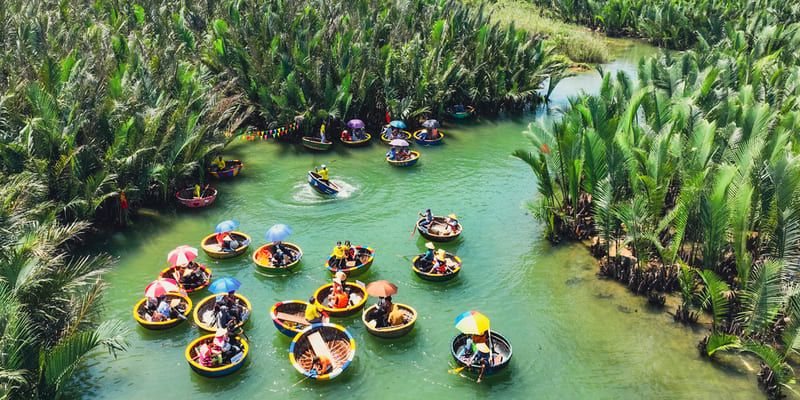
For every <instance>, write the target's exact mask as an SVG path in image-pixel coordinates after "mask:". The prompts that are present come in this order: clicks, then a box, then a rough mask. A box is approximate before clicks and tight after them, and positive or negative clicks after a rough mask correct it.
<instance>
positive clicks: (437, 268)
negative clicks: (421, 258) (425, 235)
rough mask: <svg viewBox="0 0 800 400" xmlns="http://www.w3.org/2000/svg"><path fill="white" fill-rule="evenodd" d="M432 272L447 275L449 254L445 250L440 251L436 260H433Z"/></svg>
mask: <svg viewBox="0 0 800 400" xmlns="http://www.w3.org/2000/svg"><path fill="white" fill-rule="evenodd" d="M430 272H433V273H436V274H442V275H444V274H445V273H447V252H445V251H444V249H439V251H438V252H436V258H435V259H434V260H433V265H432V266H431V271H430Z"/></svg>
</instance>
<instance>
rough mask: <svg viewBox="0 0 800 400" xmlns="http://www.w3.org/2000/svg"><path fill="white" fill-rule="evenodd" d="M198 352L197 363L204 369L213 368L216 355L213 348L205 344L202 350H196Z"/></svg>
mask: <svg viewBox="0 0 800 400" xmlns="http://www.w3.org/2000/svg"><path fill="white" fill-rule="evenodd" d="M195 351H196V352H197V362H198V363H200V365H202V366H204V367H208V368H211V367H213V366H214V354H213V352H212V350H211V346H209V345H208V344H206V343H203V344H202V345H201V346H200V348H197V349H196V350H195Z"/></svg>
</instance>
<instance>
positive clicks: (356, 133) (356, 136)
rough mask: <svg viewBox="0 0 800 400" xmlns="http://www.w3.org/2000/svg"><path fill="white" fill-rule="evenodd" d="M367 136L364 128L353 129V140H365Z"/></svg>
mask: <svg viewBox="0 0 800 400" xmlns="http://www.w3.org/2000/svg"><path fill="white" fill-rule="evenodd" d="M365 137H366V136H365V135H364V128H356V129H353V138H352V139H353V140H364V138H365Z"/></svg>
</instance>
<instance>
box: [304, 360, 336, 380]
mask: <svg viewBox="0 0 800 400" xmlns="http://www.w3.org/2000/svg"><path fill="white" fill-rule="evenodd" d="M331 369H333V364H331V360H330V359H329V358H328V356H326V355H319V356H316V355H315V356H314V358H313V359H312V360H311V370H310V371H309V373H310V374H311V375H312V376H316V375H325V374H327V373H328V372H330V371H331Z"/></svg>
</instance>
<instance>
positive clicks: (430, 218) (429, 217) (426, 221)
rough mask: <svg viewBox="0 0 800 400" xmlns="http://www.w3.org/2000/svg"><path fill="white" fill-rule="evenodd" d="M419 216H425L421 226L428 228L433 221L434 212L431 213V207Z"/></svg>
mask: <svg viewBox="0 0 800 400" xmlns="http://www.w3.org/2000/svg"><path fill="white" fill-rule="evenodd" d="M419 216H420V217H422V218H423V220H422V222H420V223H419V226H421V227H423V228H426V229H427V228H429V227H430V226H431V224H432V223H433V213H431V209H430V208H429V209H427V210H425V214H422V213H420V214H419Z"/></svg>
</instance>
